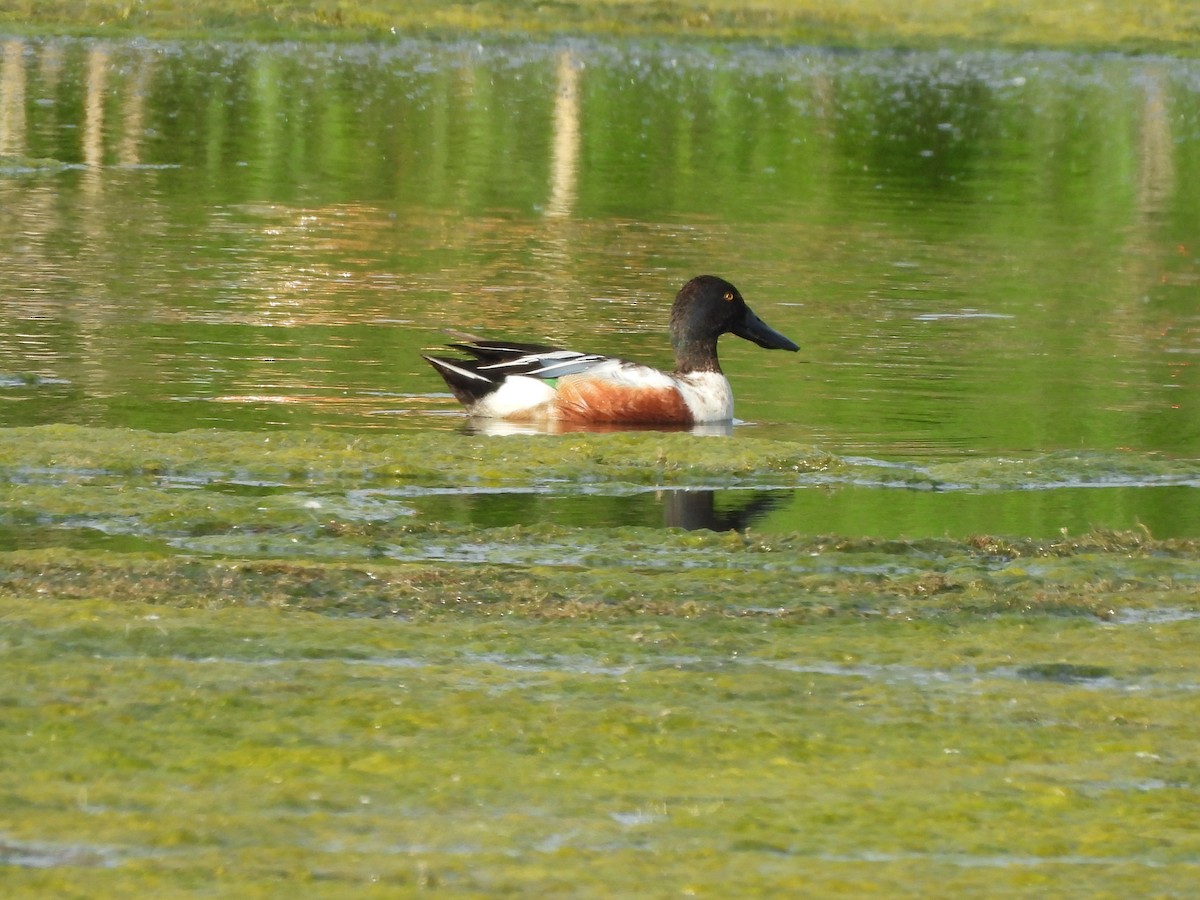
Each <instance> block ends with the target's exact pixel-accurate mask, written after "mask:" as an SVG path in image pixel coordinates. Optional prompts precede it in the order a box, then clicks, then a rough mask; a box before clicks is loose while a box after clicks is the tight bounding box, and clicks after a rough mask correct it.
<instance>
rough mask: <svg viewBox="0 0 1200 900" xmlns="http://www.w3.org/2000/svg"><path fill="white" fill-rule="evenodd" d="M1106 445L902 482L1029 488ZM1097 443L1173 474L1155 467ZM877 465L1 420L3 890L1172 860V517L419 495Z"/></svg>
mask: <svg viewBox="0 0 1200 900" xmlns="http://www.w3.org/2000/svg"><path fill="white" fill-rule="evenodd" d="M565 445H569V446H570V448H571V453H570V454H564V453H563V447H564V446H565ZM1096 462H1097V461H1096V459H1094V458H1091V457H1088V458H1085V459H1082V460H1081V461H1080V463H1079V468H1077V469H1075V470H1072V469H1071V467H1072V466H1073V465H1074V463H1072V462H1071V458H1070V457H1067V456H1060V455H1055V456H1052V457H1050V458H1048V459H1047V460H1045V461H1044V463H1043V462H1039V461H1038V460H1027V461H1024V462H1023V464H1022V465H1021V466H1019V467H1011V466H1009V465H1007V464H1003V465H1001V464H1000V463H999V462H998V461H996V462H994V463H993V464H986V463H983V462H981V461H971V462H970V463H969V464H968V463H963V464H955V465H951V464H949V463H947V464H945V466H944V467H943V468H941V469H938V470H937V471H933V470H919V469H917V468H915V467H910V468H908V469H905V470H903V471H901V472H900V473H899V476H900V477H901V478H902V479H904V478H912V479H914V480H915V481H916V482H917V483H919V484H924V485H925V487H919V488H918V489H920V490H928V489H929V487H930V486H931V485H934V484H937V485H943V486H944V485H951V484H965V483H970V484H973V485H976V487H975V488H973V489H980V488H979V486H983V488H982V489H986V490H994V491H1000V492H1003V491H1006V490H1010V489H1014V488H1015V489H1018V490H1022V491H1024V490H1028V489H1029V487H1030V483H1031V481H1032V482H1036V481H1038V479H1039V478H1044V479H1046V481H1047V483H1049V484H1055V483H1058V481H1059V480H1060V479H1062V478H1063V477H1066V476H1065V475H1064V473H1066V472H1068V471H1075V472H1076V475H1078V476H1080V477H1082V476H1083V475H1085V474H1086V473H1087V472H1092V471H1095V470H1096ZM1010 468H1016V469H1017V470H1018V475H1017V476H1016V478H1015V479H1014V480H1013V481H1011V482H1010V481H1009V480H1008V472H1009V469H1010ZM1102 468H1103V470H1104V471H1105V472H1106V473H1107V474H1106V476H1105V477H1113V473H1114V472H1119V473H1123V474H1122V475H1121V477H1129V478H1131V479H1144V478H1146V477H1148V476H1149V475H1154V476H1155V477H1160V478H1171V479H1177V480H1181V481H1182V482H1185V483H1190V482H1187V479H1189V478H1191V479H1193V480H1194V474H1191V473H1192V472H1194V466H1191V465H1190V464H1186V463H1184V462H1181V461H1177V460H1161V459H1155V458H1144V457H1134V456H1130V455H1124V456H1114V457H1112V458H1109V457H1105V458H1104V464H1103V466H1102ZM881 472H886V473H888V477H889V478H890V479H892V480H893V481H894V480H895V479H896V478H897V474H898V470H897V468H896V466H895V465H887V466H884V465H875V464H873V463H871V462H870V461H863V460H853V461H847V460H844V459H839V458H837V457H834V456H831V455H829V454H825V453H821V452H819V451H815V450H812V449H809V448H802V447H799V446H792V445H787V444H778V443H774V442H770V441H760V440H754V439H742V438H740V437H739V438H736V439H711V438H697V437H692V436H690V435H659V434H652V433H650V434H625V435H580V436H560V437H555V438H515V439H503V440H497V439H483V438H476V437H471V436H467V435H457V436H454V437H452V438H451V439H449V440H447V438H446V436H438V437H437V438H430V437H428V436H422V435H390V436H375V435H372V436H365V437H364V436H360V435H347V434H344V433H337V432H322V431H310V432H297V431H292V432H287V433H269V434H265V433H261V432H260V433H253V434H245V433H228V432H219V431H213V432H187V433H183V434H175V435H167V434H151V433H147V432H137V431H130V430H127V429H97V428H77V427H65V426H55V427H46V428H32V429H10V430H7V431H4V432H0V478H2V479H3V489H2V491H0V537H2V538H3V544H2V546H3V548H4V549H3V551H2V552H0V620H2V621H3V625H4V627H3V629H2V630H0V707H2V708H3V709H4V712H5V723H6V726H7V727H6V728H5V729H4V730H3V732H2V733H0V754H3V756H4V758H5V760H6V765H5V767H4V769H3V771H2V772H0V796H3V797H4V801H5V802H4V804H3V810H4V811H3V812H2V813H0V864H3V865H4V866H5V888H6V890H7V891H8V892H9V893H10V894H11V895H13V896H38V895H45V894H46V893H51V892H53V893H58V894H67V895H70V894H79V893H83V892H86V893H87V894H88V896H91V897H110V896H117V895H119V894H128V893H130V892H133V893H137V894H147V893H156V894H173V895H178V894H187V893H193V892H196V891H201V890H204V891H208V890H211V889H213V888H214V886H217V887H219V888H220V889H221V890H222V891H227V892H232V893H237V894H239V895H248V894H251V895H252V894H254V893H267V892H269V893H277V892H278V891H279V890H281V889H285V888H286V887H291V886H295V888H296V889H297V890H301V891H303V892H304V894H305V896H317V897H320V896H331V897H334V896H346V895H349V894H351V893H353V894H354V895H355V896H392V895H395V893H397V892H402V893H405V892H410V891H415V890H419V889H432V888H437V889H441V890H445V891H449V892H451V893H454V894H477V893H488V894H495V893H522V894H525V893H530V892H534V893H537V894H539V895H553V894H568V893H569V894H571V895H573V896H579V895H592V894H596V895H599V894H602V893H603V894H606V895H607V894H611V893H613V892H618V893H620V892H627V893H643V894H644V893H646V892H647V891H650V892H652V893H663V894H666V893H677V892H679V891H685V892H690V893H697V894H705V893H714V894H716V893H719V894H723V895H728V894H730V893H740V894H754V893H764V892H770V893H778V892H791V891H798V890H804V891H807V892H813V891H815V892H818V893H821V894H828V895H837V894H845V895H848V896H863V895H869V894H878V895H883V896H893V895H896V894H897V893H898V892H900V893H902V892H903V891H904V890H905V889H906V887H905V886H908V885H912V884H927V883H933V882H934V881H936V882H937V883H938V884H939V885H944V886H946V889H947V890H953V891H955V892H979V891H983V890H986V891H987V892H989V893H991V894H995V893H997V892H1001V893H1004V892H1009V893H1018V892H1022V891H1025V890H1028V889H1029V888H1030V886H1031V885H1033V886H1036V887H1037V888H1038V889H1040V890H1044V891H1047V892H1063V891H1067V892H1072V891H1073V892H1080V893H1089V894H1095V893H1103V892H1104V891H1118V892H1135V893H1145V892H1147V891H1150V892H1155V891H1169V890H1171V889H1172V888H1171V886H1172V885H1178V884H1179V883H1181V879H1183V880H1186V879H1190V876H1191V871H1192V869H1193V868H1194V867H1195V863H1196V860H1197V858H1198V857H1197V852H1198V851H1200V846H1198V845H1197V840H1196V837H1195V836H1196V834H1197V833H1200V831H1198V829H1197V825H1200V821H1198V819H1197V815H1198V814H1197V812H1196V810H1197V809H1200V805H1198V804H1197V803H1196V790H1197V780H1196V771H1195V766H1194V764H1193V761H1192V756H1193V752H1192V751H1193V748H1194V747H1195V745H1196V741H1197V739H1200V733H1197V725H1196V720H1195V716H1194V715H1193V707H1194V700H1195V696H1194V695H1195V690H1196V685H1197V683H1200V672H1198V671H1197V663H1196V655H1195V652H1194V648H1195V643H1196V640H1197V637H1198V636H1200V546H1198V544H1197V541H1196V540H1195V539H1192V538H1179V539H1171V540H1160V539H1156V538H1155V537H1153V536H1152V535H1151V534H1148V533H1147V532H1145V531H1144V530H1143V531H1130V532H1093V533H1090V534H1083V535H1066V534H1057V535H1053V536H1050V537H1033V536H1019V535H1008V536H1004V535H976V536H967V537H950V536H946V537H920V538H914V539H907V540H900V539H892V540H883V539H877V538H865V537H853V536H837V535H827V534H811V533H806V532H804V531H802V530H796V531H790V532H775V531H757V530H755V528H754V527H753V524H751V526H750V527H749V528H740V529H738V530H731V531H726V532H714V531H705V530H701V531H685V530H682V529H679V528H648V527H645V526H634V525H629V526H623V527H613V526H610V525H604V526H601V527H589V526H587V525H586V524H576V525H568V524H551V523H540V524H523V525H507V526H496V527H489V526H487V525H477V524H471V523H467V522H459V523H454V522H450V521H446V520H445V519H442V518H439V517H428V516H424V515H422V514H420V513H419V512H418V511H416V510H414V509H413V508H410V507H409V504H411V503H412V502H413V501H414V498H415V497H418V496H419V495H420V494H421V492H429V491H435V492H441V493H439V494H438V496H445V495H446V492H452V491H459V492H469V491H473V490H485V489H487V487H488V485H492V486H495V485H502V486H505V487H506V488H507V489H513V488H515V487H517V486H524V488H525V489H527V490H540V491H561V490H564V485H570V486H571V489H573V490H578V489H581V488H582V489H590V490H594V491H599V490H604V489H608V490H613V491H617V492H621V491H627V490H630V489H631V487H633V488H637V489H639V490H645V489H647V486H651V487H652V486H653V485H655V484H658V485H661V486H663V487H664V489H669V486H670V485H673V484H689V483H696V482H702V483H705V484H709V485H713V484H717V483H739V484H750V485H753V484H774V483H777V482H780V481H782V482H785V483H788V484H792V485H798V486H803V485H805V484H806V483H808V482H809V481H810V480H812V479H818V480H819V479H826V480H830V481H832V482H836V481H837V480H839V479H858V480H861V481H864V482H871V480H872V479H878V477H879V475H880V473H881ZM479 473H483V474H479ZM1039 473H1041V474H1039ZM876 483H878V482H876ZM363 485H369V486H374V487H376V488H378V490H377V491H376V492H375V493H371V492H370V491H369V490H364V488H363ZM809 489H822V488H821V487H820V485H818V486H817V487H816V488H809ZM878 489H879V490H904V488H897V487H894V486H893V487H879V488H878ZM718 860H719V864H718V862H717V861H718ZM1068 888H1069V890H1068Z"/></svg>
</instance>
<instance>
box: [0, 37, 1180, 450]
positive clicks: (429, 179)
mask: <svg viewBox="0 0 1200 900" xmlns="http://www.w3.org/2000/svg"><path fill="white" fill-rule="evenodd" d="M567 46H568V45H567V44H565V43H562V44H529V43H528V42H521V43H517V44H512V45H487V46H482V47H481V46H478V45H475V44H464V43H437V42H416V41H404V42H400V43H387V44H369V45H354V46H352V47H331V46H329V45H313V46H299V47H298V46H295V45H286V46H280V47H264V46H260V45H247V44H236V43H232V44H231V43H226V44H215V43H209V42H200V43H195V44H182V45H172V46H171V47H170V48H169V52H168V50H167V49H164V48H162V47H156V46H148V45H144V44H136V43H126V44H120V43H95V42H71V41H23V40H12V41H8V42H6V43H5V44H4V45H3V48H2V49H0V54H2V56H3V60H2V61H0V107H2V108H0V117H2V119H3V122H4V128H3V129H0V141H2V142H3V146H2V148H0V155H2V156H3V157H4V159H3V160H0V171H2V172H3V173H5V174H0V200H2V201H3V206H4V208H5V210H6V215H5V217H3V218H0V239H3V240H6V241H8V242H10V244H11V246H13V247H15V248H17V249H18V250H19V253H14V254H10V255H8V256H5V257H4V258H3V259H0V293H2V294H3V295H4V296H5V297H7V298H8V300H7V301H6V306H5V309H6V310H7V311H8V312H7V315H6V317H5V318H4V319H2V320H0V349H3V350H4V354H5V355H4V360H5V361H4V364H3V365H4V369H5V371H0V387H3V388H4V389H5V390H6V391H12V392H13V394H9V395H6V396H12V395H19V397H20V399H21V401H22V402H19V403H6V404H3V409H2V410H0V411H2V412H3V423H4V424H33V423H38V422H52V421H63V420H70V421H84V422H94V423H101V422H103V423H109V424H132V425H135V426H137V427H146V428H153V429H155V430H178V429H182V428H188V427H195V426H196V425H207V424H217V425H222V426H229V425H231V424H235V423H236V424H237V426H238V427H263V425H264V423H271V424H275V423H282V424H290V425H300V426H305V425H308V424H310V423H313V422H331V421H332V422H337V423H338V424H352V425H354V426H356V427H383V428H390V427H394V426H396V427H413V424H412V423H413V422H414V420H418V416H417V414H418V413H421V412H424V411H429V410H434V411H440V410H444V409H448V408H449V407H450V405H451V404H450V403H449V402H447V401H446V400H444V399H443V398H441V397H439V396H437V395H436V393H435V392H436V391H438V390H439V388H440V384H439V383H438V382H437V380H436V378H431V377H430V373H428V372H424V371H422V370H420V369H419V368H418V364H419V351H420V350H421V349H422V348H423V347H427V346H429V345H430V344H433V343H440V342H441V341H442V340H443V339H444V334H443V330H444V329H445V328H446V327H447V326H450V327H455V328H461V329H464V330H475V331H482V330H484V329H486V330H487V332H488V333H492V332H499V333H512V334H514V335H516V334H520V335H521V336H524V337H529V338H544V339H546V340H550V341H553V342H568V343H570V344H571V345H578V346H580V347H581V348H582V349H586V350H597V351H600V352H610V353H617V354H621V355H627V356H630V357H632V358H636V359H639V360H644V361H647V362H650V363H658V364H669V359H670V357H669V352H668V348H667V346H666V339H665V334H664V333H663V328H664V320H665V316H666V310H665V304H666V302H667V301H668V300H669V297H670V294H671V292H672V291H673V290H674V289H675V287H677V285H678V283H680V282H679V281H678V278H679V277H680V274H681V273H686V275H687V276H690V275H692V274H695V273H696V272H697V271H703V270H706V269H708V268H709V267H711V266H714V265H715V264H717V263H719V264H720V265H721V267H722V268H730V269H736V270H739V271H741V272H745V273H747V274H746V276H745V277H747V278H751V282H750V284H751V285H753V287H754V291H753V292H754V294H755V296H757V297H761V298H762V300H763V302H764V303H767V304H779V305H778V306H777V307H776V308H775V309H773V311H772V315H771V318H772V321H776V317H777V316H778V317H779V318H778V321H779V327H780V328H781V330H783V331H785V332H788V333H790V332H791V331H795V332H796V333H797V334H798V335H800V340H801V343H802V344H804V353H803V362H800V361H798V360H792V361H791V363H792V364H791V365H789V366H787V367H776V366H775V363H774V362H772V361H770V360H765V359H763V358H762V354H758V355H757V356H754V355H750V354H751V353H752V352H753V348H738V347H732V346H731V347H729V348H728V349H727V350H725V351H723V352H727V353H728V355H729V358H728V360H726V362H727V368H728V371H729V374H730V376H731V378H732V379H733V381H734V384H735V393H736V396H737V398H738V406H737V408H738V415H739V416H740V417H742V418H745V419H747V420H749V421H757V422H787V423H792V424H793V425H794V427H795V429H796V430H797V431H798V430H799V429H800V428H803V427H813V428H818V429H821V430H822V434H832V435H836V439H837V440H838V441H842V440H850V441H852V440H854V439H855V438H856V437H858V436H860V435H862V434H863V433H864V432H866V433H867V434H869V436H870V438H871V439H876V440H878V439H879V436H880V435H881V434H882V435H884V439H886V440H891V441H895V442H896V443H897V444H898V445H900V446H917V447H929V446H931V445H933V446H944V445H946V444H950V445H952V446H953V447H955V448H956V449H957V448H959V447H962V446H970V445H971V443H972V442H973V441H978V442H980V443H986V445H987V446H986V448H985V449H986V450H987V451H988V452H993V451H995V450H997V449H998V448H1004V449H1007V448H1049V447H1080V446H1082V447H1117V446H1128V447H1134V448H1138V449H1148V448H1157V449H1163V450H1167V451H1170V452H1175V453H1180V454H1183V455H1187V454H1189V453H1191V452H1192V451H1191V450H1190V449H1188V448H1189V447H1190V446H1191V445H1193V444H1194V442H1195V440H1196V435H1195V432H1194V429H1188V428H1187V427H1186V426H1181V421H1185V420H1186V419H1187V416H1186V412H1187V411H1186V410H1182V409H1179V408H1177V407H1181V406H1182V405H1183V404H1184V403H1185V402H1186V399H1187V398H1188V397H1189V396H1190V395H1191V394H1190V393H1189V391H1190V388H1191V387H1192V384H1193V382H1194V379H1195V367H1189V366H1187V365H1186V361H1187V359H1188V358H1189V353H1190V349H1191V345H1190V342H1191V334H1192V332H1191V331H1190V330H1189V324H1190V322H1191V321H1192V316H1193V315H1194V303H1193V299H1194V298H1193V296H1192V292H1191V287H1192V285H1193V284H1194V281H1195V277H1196V274H1195V263H1194V256H1195V254H1193V253H1191V252H1190V251H1189V250H1188V247H1189V246H1190V242H1191V235H1192V234H1194V233H1195V227H1194V210H1195V209H1196V208H1198V204H1197V203H1196V202H1195V197H1193V196H1192V193H1193V192H1192V186H1193V185H1194V184H1196V183H1200V180H1197V179H1195V178H1190V177H1188V174H1189V173H1190V172H1193V171H1196V169H1197V161H1196V160H1197V155H1198V154H1197V149H1196V148H1197V147H1198V146H1200V144H1198V142H1196V141H1194V140H1192V139H1191V138H1190V137H1189V135H1191V134H1193V133H1194V132H1195V131H1196V128H1195V127H1194V124H1195V123H1196V122H1197V121H1198V120H1200V106H1198V102H1197V95H1196V93H1195V92H1194V91H1192V90H1191V88H1190V83H1191V74H1190V68H1188V65H1187V64H1186V63H1183V62H1179V61H1170V60H1161V59H1160V60H1156V61H1154V62H1153V63H1149V62H1144V61H1139V60H1130V59H1121V58H1112V57H1088V58H1084V59H1080V60H1075V59H1071V58H1062V57H1036V58H1035V57H1026V56H1020V55H995V54H978V53H977V54H968V55H965V56H962V55H952V54H935V53H928V54H924V53H922V54H890V53H880V54H853V55H844V54H833V53H819V52H806V51H803V50H800V49H789V50H786V51H778V52H769V51H765V50H763V49H761V48H758V49H756V48H749V47H747V48H741V50H740V51H739V52H738V53H736V54H730V53H729V52H728V51H727V50H726V49H723V48H721V47H720V46H711V45H705V46H699V45H690V44H667V45H636V44H635V45H625V44H613V45H588V44H583V45H570V47H569V50H564V47H567ZM631 73H632V75H631ZM633 76H636V77H633ZM1114 121H1119V122H1126V123H1128V125H1129V127H1128V128H1113V127H1111V123H1112V122H1114ZM364 148H369V151H365V150H364ZM131 248H132V252H131ZM728 274H730V275H733V274H734V272H732V271H731V272H729V273H728ZM737 281H738V283H739V284H742V283H743V280H742V279H740V278H739V279H738V280H737ZM754 282H758V283H757V284H754ZM31 284H37V285H45V284H53V285H55V286H56V287H55V289H54V290H30V289H29V286H30V285H31ZM746 290H747V291H748V292H749V291H750V290H751V288H750V287H746ZM601 298H603V300H601ZM25 377H29V378H31V379H37V380H36V381H31V382H30V383H29V384H22V385H21V386H19V387H16V388H9V387H6V385H7V384H8V383H10V382H11V380H12V379H15V378H25ZM1192 393H1194V392H1192ZM189 401H204V402H202V403H193V402H189ZM397 410H398V411H400V412H402V413H403V415H399V416H397V415H391V416H389V415H388V413H389V412H392V411H397ZM445 423H446V420H445V419H442V420H440V421H437V422H436V425H439V426H442V427H445ZM416 427H421V428H430V427H435V425H434V423H432V422H431V420H430V419H429V418H420V419H419V421H418V424H417V426H416Z"/></svg>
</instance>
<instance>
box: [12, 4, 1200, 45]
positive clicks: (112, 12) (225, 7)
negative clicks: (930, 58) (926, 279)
mask: <svg viewBox="0 0 1200 900" xmlns="http://www.w3.org/2000/svg"><path fill="white" fill-rule="evenodd" d="M0 25H3V26H7V27H9V28H12V27H18V28H20V29H21V30H22V31H26V32H28V31H46V30H54V31H64V30H65V31H71V32H85V33H98V34H131V33H142V34H151V35H154V36H157V37H161V36H164V35H180V34H183V35H188V36H193V37H211V36H213V35H224V36H239V37H254V38H260V39H261V38H275V39H279V38H288V39H295V38H297V37H304V36H308V37H319V38H322V39H325V40H328V39H331V38H332V39H337V38H341V39H361V38H364V37H373V38H380V37H392V36H394V35H395V34H397V33H401V34H406V33H407V34H411V33H417V34H422V35H429V34H435V35H436V34H443V35H445V34H463V33H476V34H484V35H488V34H506V35H513V34H522V33H524V34H535V35H544V34H562V33H575V34H590V35H610V36H665V35H670V36H673V37H679V36H687V37H701V38H715V39H726V40H727V39H731V38H742V39H744V38H754V39H759V40H769V41H772V42H791V43H808V44H833V45H840V46H880V45H892V46H895V45H901V46H929V45H931V44H941V45H944V44H946V43H948V42H957V43H969V44H984V43H986V44H992V45H996V44H1002V45H1010V46H1011V45H1017V46H1053V47H1086V48H1092V49H1095V48H1111V47H1118V48H1123V49H1128V50H1135V51H1145V50H1151V49H1153V50H1158V51H1162V50H1169V51H1174V52H1180V53H1190V52H1193V51H1194V48H1195V46H1196V45H1197V39H1198V38H1200V14H1198V13H1197V10H1196V9H1195V7H1194V5H1192V4H1188V3H1165V4H1164V3H1156V4H1144V3H1134V2H1120V3H1105V4H1093V5H1092V6H1089V7H1086V8H1082V7H1069V8H1068V7H1063V6H1061V5H1059V6H1054V7H1046V6H1045V4H1039V3H1035V2H1031V0H1004V2H1000V3H996V2H989V0H970V2H961V3H957V4H954V5H952V6H947V5H946V4H944V3H940V2H935V0H917V2H911V3H906V4H903V6H897V5H896V4H894V3H888V2H885V0H855V2H853V3H839V4H836V5H834V6H831V5H829V4H827V3H819V2H816V0H767V2H761V0H760V2H758V3H755V4H753V5H747V4H745V3H741V2H733V0H661V2H656V3H624V2H622V3H598V2H595V0H568V2H560V3H556V4H553V5H548V4H545V3H533V2H529V0H496V2H490V3H441V2H435V0H410V2H404V3H401V2H396V0H343V2H339V3H291V4H263V3H260V2H254V0H194V2H187V3H181V2H139V3H128V2H123V0H109V2H91V3H87V4H79V3H73V2H70V0H39V2H38V3H24V4H17V5H16V7H15V8H12V9H11V10H10V11H9V12H8V14H7V15H5V14H4V13H0Z"/></svg>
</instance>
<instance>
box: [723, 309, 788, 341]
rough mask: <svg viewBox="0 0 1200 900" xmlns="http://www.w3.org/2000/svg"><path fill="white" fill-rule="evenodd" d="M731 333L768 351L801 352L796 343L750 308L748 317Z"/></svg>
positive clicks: (747, 311)
mask: <svg viewBox="0 0 1200 900" xmlns="http://www.w3.org/2000/svg"><path fill="white" fill-rule="evenodd" d="M731 331H732V332H733V333H734V334H736V335H737V336H738V337H740V338H745V339H746V340H748V341H752V342H754V343H755V344H758V346H760V347H766V348H767V349H768V350H792V351H795V350H799V349H800V347H799V345H797V344H796V343H795V342H794V341H792V340H790V339H789V338H786V337H784V336H783V335H782V334H780V333H779V332H778V331H776V330H775V329H774V328H772V327H771V326H770V325H768V324H767V323H766V322H764V321H763V320H762V319H760V318H759V317H758V316H756V315H755V314H754V313H752V312H751V311H750V309H749V307H747V308H746V315H745V316H743V317H742V321H740V322H739V323H738V324H737V325H735V326H734V327H733V328H732V329H731Z"/></svg>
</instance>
